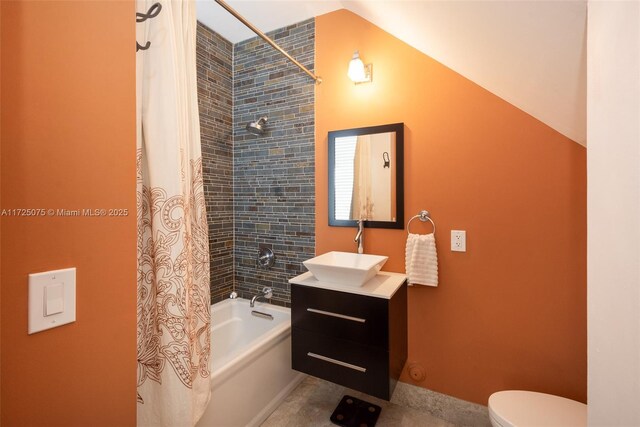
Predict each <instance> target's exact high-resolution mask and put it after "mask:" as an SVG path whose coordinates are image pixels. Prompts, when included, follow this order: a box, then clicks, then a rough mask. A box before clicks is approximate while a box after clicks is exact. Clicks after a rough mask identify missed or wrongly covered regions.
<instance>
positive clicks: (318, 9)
mask: <svg viewBox="0 0 640 427" xmlns="http://www.w3.org/2000/svg"><path fill="white" fill-rule="evenodd" d="M228 3H229V4H230V5H231V6H232V7H233V8H235V9H236V10H237V11H238V12H240V13H241V14H242V15H243V16H244V17H245V18H247V19H248V20H249V21H251V22H252V23H253V24H254V25H256V26H257V27H258V28H260V29H261V30H262V31H264V32H267V31H271V30H274V29H277V28H281V27H284V26H287V25H290V24H293V23H296V22H299V21H302V20H305V19H308V18H311V17H314V16H318V15H322V14H324V13H327V12H330V11H333V10H336V9H340V8H346V9H348V10H350V11H352V12H354V13H356V14H358V15H360V16H362V17H363V18H365V19H367V20H368V21H370V22H372V23H374V24H375V25H377V26H378V27H380V28H382V29H384V30H385V31H387V32H389V33H390V34H392V35H394V36H395V37H397V38H399V39H401V40H403V41H404V42H405V43H407V44H409V45H411V46H413V47H414V48H416V49H418V50H420V51H421V52H424V53H425V54H427V55H429V56H431V57H432V58H434V59H436V60H438V61H439V62H441V63H443V64H444V65H446V66H447V67H449V68H451V69H452V70H454V71H456V72H458V73H460V74H462V75H463V76H465V77H467V78H468V79H470V80H472V81H474V82H475V83H477V84H478V85H480V86H482V87H484V88H485V89H487V90H488V91H490V92H492V93H494V94H496V95H497V96H499V97H501V98H503V99H504V100H506V101H508V102H509V103H511V104H513V105H515V106H516V107H518V108H520V109H521V110H523V111H525V112H527V113H528V114H530V115H532V116H533V117H535V118H537V119H538V120H540V121H542V122H544V123H546V124H547V125H548V126H550V127H552V128H553V129H555V130H557V131H558V132H560V133H562V134H564V135H565V136H567V137H569V138H570V139H572V140H574V141H576V142H578V143H580V144H582V145H586V49H585V48H586V23H587V3H586V0H580V1H571V0H568V1H567V0H555V1H537V0H504V1H492V0H489V1H487V0H466V1H465V0H462V1H455V0H445V1H443V0H441V1H432V0H421V1H403V0H345V1H305V0H297V1H296V0H290V1H269V0H263V1H243V0H230V1H228ZM197 5H198V19H199V20H200V21H201V22H203V23H204V24H205V25H207V26H208V27H210V28H211V29H213V30H214V31H216V32H218V33H219V34H220V35H222V36H223V37H225V38H226V39H227V40H229V41H231V42H232V43H237V42H239V41H242V40H246V39H247V38H250V37H253V36H254V34H253V33H252V32H251V31H250V30H249V29H247V28H246V27H244V25H242V24H241V23H240V22H238V21H237V20H235V19H234V18H233V17H232V16H231V15H230V14H229V13H228V12H226V11H225V10H224V9H222V8H221V7H220V6H218V5H217V4H216V3H215V2H214V1H213V0H204V1H203V0H199V1H198V2H197ZM362 54H363V56H364V57H366V52H362Z"/></svg>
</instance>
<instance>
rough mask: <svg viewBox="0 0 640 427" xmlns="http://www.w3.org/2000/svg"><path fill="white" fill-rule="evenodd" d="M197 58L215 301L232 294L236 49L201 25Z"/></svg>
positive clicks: (197, 44) (212, 282) (198, 33)
mask: <svg viewBox="0 0 640 427" xmlns="http://www.w3.org/2000/svg"><path fill="white" fill-rule="evenodd" d="M196 55H197V59H196V67H197V73H198V107H199V108H200V134H201V141H202V169H203V177H204V195H205V201H206V205H207V221H208V223H209V251H210V255H211V301H212V302H217V301H220V300H221V299H223V298H226V297H228V296H229V293H231V291H232V290H233V187H232V182H233V138H232V125H233V123H232V108H233V105H232V104H233V97H232V93H233V86H232V84H233V83H232V55H233V45H232V44H231V43H230V42H228V41H227V40H225V39H224V38H222V37H221V36H219V35H218V34H216V33H215V32H213V31H211V30H210V29H209V28H207V27H206V26H204V25H202V24H200V23H198V29H197V37H196Z"/></svg>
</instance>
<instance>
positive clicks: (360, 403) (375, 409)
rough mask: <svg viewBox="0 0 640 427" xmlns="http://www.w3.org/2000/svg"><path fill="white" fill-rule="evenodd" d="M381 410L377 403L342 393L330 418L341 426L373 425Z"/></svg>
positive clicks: (369, 426) (371, 426)
mask: <svg viewBox="0 0 640 427" xmlns="http://www.w3.org/2000/svg"><path fill="white" fill-rule="evenodd" d="M381 411H382V408H381V407H379V406H378V405H374V404H373V403H369V402H365V401H364V400H360V399H357V398H355V397H352V396H348V395H344V396H343V397H342V400H341V401H340V403H338V406H337V407H336V409H335V410H334V411H333V414H331V418H330V419H331V422H332V423H334V424H337V425H339V426H342V427H373V426H375V425H376V422H377V421H378V417H379V416H380V412H381Z"/></svg>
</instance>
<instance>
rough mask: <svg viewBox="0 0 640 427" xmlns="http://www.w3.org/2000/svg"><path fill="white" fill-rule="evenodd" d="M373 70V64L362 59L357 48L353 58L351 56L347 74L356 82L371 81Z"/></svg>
mask: <svg viewBox="0 0 640 427" xmlns="http://www.w3.org/2000/svg"><path fill="white" fill-rule="evenodd" d="M372 70H373V65H372V64H367V65H365V64H364V62H362V59H360V54H359V53H358V51H357V50H356V51H355V52H354V53H353V58H351V62H349V71H348V72H347V75H348V76H349V78H350V79H351V81H352V82H354V83H355V84H360V83H369V82H371V80H372V78H371V72H372Z"/></svg>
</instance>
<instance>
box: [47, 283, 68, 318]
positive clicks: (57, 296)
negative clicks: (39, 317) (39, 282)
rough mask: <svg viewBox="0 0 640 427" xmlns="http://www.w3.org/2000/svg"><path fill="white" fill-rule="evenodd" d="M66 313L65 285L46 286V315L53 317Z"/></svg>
mask: <svg viewBox="0 0 640 427" xmlns="http://www.w3.org/2000/svg"><path fill="white" fill-rule="evenodd" d="M63 311H64V283H56V284H55V285H45V287H44V315H45V316H52V315H54V314H58V313H62V312H63Z"/></svg>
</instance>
